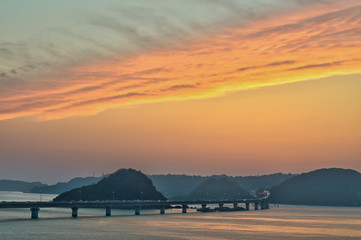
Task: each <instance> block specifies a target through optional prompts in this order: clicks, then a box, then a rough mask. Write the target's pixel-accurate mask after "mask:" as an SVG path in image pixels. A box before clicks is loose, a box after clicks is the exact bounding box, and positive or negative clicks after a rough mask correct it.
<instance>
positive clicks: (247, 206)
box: [246, 202, 249, 211]
mask: <svg viewBox="0 0 361 240" xmlns="http://www.w3.org/2000/svg"><path fill="white" fill-rule="evenodd" d="M246 211H249V202H246Z"/></svg>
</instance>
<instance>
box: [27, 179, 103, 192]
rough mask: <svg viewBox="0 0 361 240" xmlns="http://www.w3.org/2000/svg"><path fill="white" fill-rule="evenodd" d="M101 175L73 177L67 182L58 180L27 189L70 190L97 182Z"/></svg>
mask: <svg viewBox="0 0 361 240" xmlns="http://www.w3.org/2000/svg"><path fill="white" fill-rule="evenodd" d="M103 177H104V176H102V177H84V178H82V177H77V178H73V179H71V180H70V181H68V182H58V183H57V184H54V185H41V186H35V187H33V188H31V189H30V190H29V192H31V193H39V192H42V193H48V194H61V193H63V192H67V191H69V190H72V189H74V188H79V187H83V186H87V185H91V184H94V183H97V182H99V181H100V180H101V179H103Z"/></svg>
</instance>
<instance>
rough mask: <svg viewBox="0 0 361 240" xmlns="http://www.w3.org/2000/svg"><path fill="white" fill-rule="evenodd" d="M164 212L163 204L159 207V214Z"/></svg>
mask: <svg viewBox="0 0 361 240" xmlns="http://www.w3.org/2000/svg"><path fill="white" fill-rule="evenodd" d="M164 213H165V207H164V206H161V207H160V214H164Z"/></svg>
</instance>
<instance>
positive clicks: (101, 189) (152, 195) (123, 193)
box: [54, 169, 166, 201]
mask: <svg viewBox="0 0 361 240" xmlns="http://www.w3.org/2000/svg"><path fill="white" fill-rule="evenodd" d="M77 200H85V201H91V200H93V201H94V200H100V201H102V200H166V198H165V197H164V196H163V195H162V194H161V193H160V192H158V191H157V190H156V189H155V187H154V185H153V183H152V180H150V179H149V178H148V177H147V176H146V175H144V174H143V173H142V172H140V171H136V170H134V169H119V170H118V171H116V172H115V173H113V174H110V175H109V176H107V177H105V178H103V179H102V180H100V181H99V182H98V183H96V184H92V185H89V186H85V187H80V188H75V189H73V190H70V191H68V192H65V193H62V194H60V195H59V196H57V197H56V198H54V201H77Z"/></svg>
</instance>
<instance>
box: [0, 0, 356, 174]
mask: <svg viewBox="0 0 361 240" xmlns="http://www.w3.org/2000/svg"><path fill="white" fill-rule="evenodd" d="M317 6H318V7H315V6H314V5H312V7H307V6H304V7H300V8H299V9H296V10H292V11H284V12H281V13H279V14H278V15H276V16H275V15H274V14H270V15H265V16H262V17H258V18H256V19H252V21H251V20H250V21H241V20H239V21H238V20H237V19H238V18H237V17H233V18H232V19H233V21H231V22H227V24H218V25H217V26H215V27H214V28H212V27H208V28H205V29H203V31H200V32H199V33H196V34H194V33H193V34H189V35H187V36H184V37H183V38H182V39H181V40H180V39H178V40H177V41H170V42H167V43H166V44H163V43H162V44H159V45H156V46H152V47H149V48H139V49H138V50H137V51H130V52H128V53H127V54H124V53H117V51H115V52H114V54H111V55H109V54H108V55H107V54H104V55H99V56H100V57H99V56H98V55H97V57H94V58H89V59H86V60H84V61H78V60H77V61H74V62H71V61H70V62H69V63H67V64H59V65H58V67H57V68H56V67H54V66H55V65H54V66H53V65H51V64H48V65H46V66H47V68H46V70H44V71H40V70H39V71H37V70H36V67H34V69H35V70H34V71H33V72H30V70H29V71H28V72H26V71H25V72H24V73H22V72H21V71H20V70H19V69H20V68H19V69H17V70H16V71H15V70H14V69H13V70H12V71H10V70H9V71H3V72H1V71H0V77H2V79H4V81H3V82H0V84H2V85H1V89H0V133H1V137H0V153H1V154H0V158H1V163H2V170H0V174H2V175H3V176H4V177H1V176H0V179H1V178H16V177H12V176H14V174H18V176H23V178H24V179H31V180H41V179H39V178H41V177H43V178H44V179H48V180H49V181H53V180H54V176H56V177H55V178H57V179H62V180H65V179H67V178H70V177H72V176H76V175H79V174H83V175H84V176H86V175H91V174H92V172H93V171H97V173H100V172H101V171H104V172H112V171H114V170H116V169H117V168H122V167H133V168H137V169H139V170H143V171H145V172H146V173H168V172H171V173H189V174H216V173H217V174H221V173H227V174H232V175H252V174H262V173H272V172H280V171H283V172H295V173H296V172H302V171H308V170H313V169H315V168H321V167H344V168H354V169H356V170H358V171H360V170H361V159H360V158H361V150H360V149H361V148H360V146H361V91H360V90H361V75H360V74H361V38H360V35H361V32H360V29H361V5H360V4H359V3H358V2H357V1H345V2H343V3H340V2H337V1H330V3H329V4H326V5H325V4H323V3H321V4H320V5H317ZM326 6H327V7H326ZM0 40H1V39H0ZM1 46H2V45H1V41H0V53H1V51H2V48H1ZM3 52H5V51H3ZM54 55H56V54H54ZM75 57H76V56H74V58H75ZM0 60H1V59H0ZM0 62H1V61H0ZM44 66H45V65H44ZM30 68H31V67H29V69H30ZM9 69H10V68H9ZM39 69H40V67H39ZM0 70H1V69H0ZM11 74H12V75H14V76H15V75H16V78H15V77H9V76H12V75H11ZM22 74H23V75H22ZM0 80H1V79H0ZM14 80H17V81H18V82H16V84H15V83H12V82H11V81H14ZM3 166H5V167H3ZM29 172H32V173H33V174H34V175H32V174H31V173H29Z"/></svg>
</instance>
